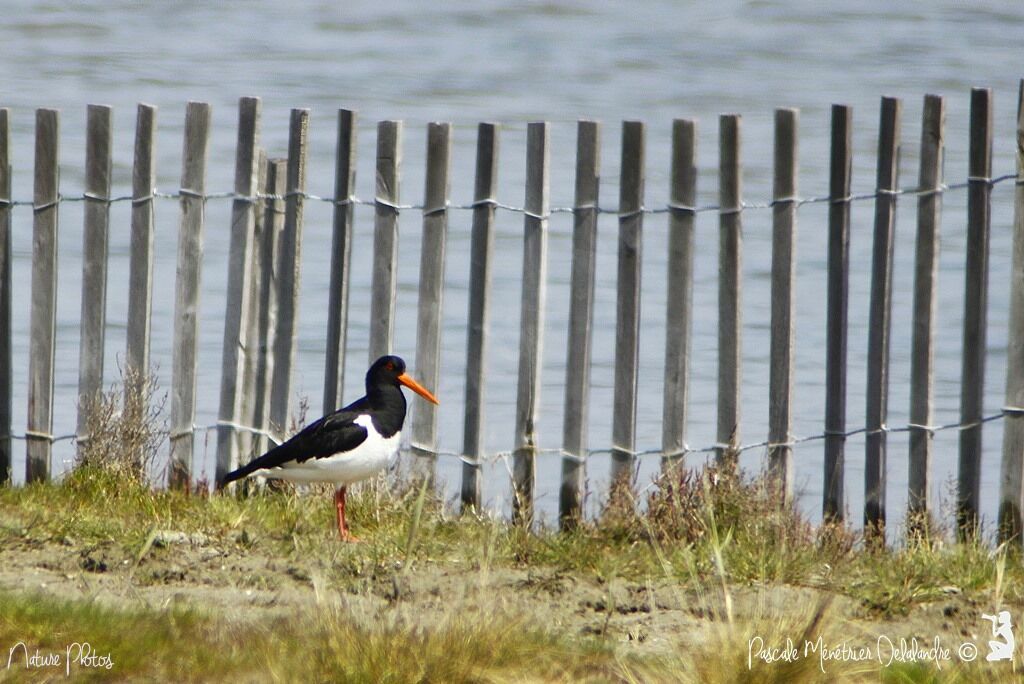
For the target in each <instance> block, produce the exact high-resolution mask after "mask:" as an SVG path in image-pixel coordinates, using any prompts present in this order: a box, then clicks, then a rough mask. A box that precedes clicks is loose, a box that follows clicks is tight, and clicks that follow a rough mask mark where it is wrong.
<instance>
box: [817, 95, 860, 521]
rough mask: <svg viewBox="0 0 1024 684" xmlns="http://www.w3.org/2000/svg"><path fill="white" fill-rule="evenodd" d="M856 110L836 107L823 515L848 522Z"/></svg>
mask: <svg viewBox="0 0 1024 684" xmlns="http://www.w3.org/2000/svg"><path fill="white" fill-rule="evenodd" d="M852 118H853V108H852V107H849V106H847V105H832V160H831V173H830V174H829V206H828V226H829V236H828V321H827V323H826V325H827V335H826V342H825V345H826V351H825V356H826V367H825V490H824V503H823V506H822V510H823V514H824V516H825V518H826V519H829V520H843V518H844V517H845V514H846V511H845V510H844V494H845V492H844V480H845V469H846V465H845V464H846V455H845V450H846V338H847V330H846V323H847V309H848V304H849V298H850V295H849V290H850V283H849V281H850V176H851V171H852V168H853V122H852Z"/></svg>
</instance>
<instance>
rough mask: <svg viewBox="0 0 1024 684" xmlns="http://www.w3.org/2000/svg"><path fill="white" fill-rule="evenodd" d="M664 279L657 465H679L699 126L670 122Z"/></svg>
mask: <svg viewBox="0 0 1024 684" xmlns="http://www.w3.org/2000/svg"><path fill="white" fill-rule="evenodd" d="M670 185H671V187H670V188H669V198H670V199H669V215H668V275H667V278H666V280H667V293H666V297H665V300H666V305H665V307H666V310H665V388H664V393H663V395H662V415H661V451H662V456H661V467H662V470H663V471H668V469H669V468H671V467H673V466H674V465H676V464H680V463H682V461H683V456H684V452H685V449H686V408H687V403H688V400H689V384H690V383H689V381H690V347H691V342H690V340H691V337H692V332H693V249H694V246H693V241H694V231H695V229H696V222H697V221H696V219H697V213H696V209H697V124H696V122H694V121H687V120H684V119H676V120H675V121H673V122H672V172H671V179H670Z"/></svg>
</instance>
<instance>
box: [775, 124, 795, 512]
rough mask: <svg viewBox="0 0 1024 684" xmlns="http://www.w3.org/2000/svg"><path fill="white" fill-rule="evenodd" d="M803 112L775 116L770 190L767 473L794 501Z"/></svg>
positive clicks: (789, 498) (780, 490) (789, 500)
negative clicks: (795, 294) (795, 337)
mask: <svg viewBox="0 0 1024 684" xmlns="http://www.w3.org/2000/svg"><path fill="white" fill-rule="evenodd" d="M798 124H799V112H798V111H797V110H796V109H776V110H775V165H774V166H775V175H774V182H773V185H772V300H771V311H772V317H771V346H770V351H769V358H770V359H771V363H770V372H769V378H768V441H769V443H770V444H769V446H768V471H769V476H770V478H771V480H772V482H773V483H774V486H776V487H777V488H778V491H779V493H780V494H781V495H782V497H783V500H784V501H785V502H786V503H787V504H788V503H790V502H791V501H792V498H793V447H791V446H789V443H790V442H791V441H792V439H793V434H792V429H793V353H794V352H793V346H794V344H793V343H794V340H793V325H794V321H795V319H796V301H795V299H794V298H793V285H794V281H795V280H796V255H795V248H796V208H797V176H798V168H799V166H798V159H799V143H800V139H799V136H798V133H797V128H798Z"/></svg>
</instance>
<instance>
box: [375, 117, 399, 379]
mask: <svg viewBox="0 0 1024 684" xmlns="http://www.w3.org/2000/svg"><path fill="white" fill-rule="evenodd" d="M401 167H402V122H401V121H381V122H380V123H379V124H377V183H376V188H377V190H376V217H375V220H374V225H373V283H372V286H371V287H372V293H373V294H372V299H371V301H370V345H369V347H370V363H371V364H372V363H373V362H374V361H376V360H377V359H378V358H380V357H381V356H384V355H385V354H390V353H391V346H392V337H393V335H394V332H395V290H396V287H397V283H398V213H399V209H398V198H399V177H400V174H401Z"/></svg>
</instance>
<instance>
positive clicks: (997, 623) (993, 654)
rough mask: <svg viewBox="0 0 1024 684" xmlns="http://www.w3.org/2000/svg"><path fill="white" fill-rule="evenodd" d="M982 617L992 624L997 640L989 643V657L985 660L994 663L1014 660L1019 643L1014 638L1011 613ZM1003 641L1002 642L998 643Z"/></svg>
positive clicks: (1005, 611) (983, 614) (1003, 611)
mask: <svg viewBox="0 0 1024 684" xmlns="http://www.w3.org/2000/svg"><path fill="white" fill-rule="evenodd" d="M981 617H982V618H984V619H985V620H988V621H990V622H991V623H992V636H993V637H995V639H992V640H989V642H988V649H989V650H988V655H987V656H985V660H987V661H989V662H993V661H996V660H1013V651H1014V649H1015V648H1016V646H1017V642H1016V641H1015V640H1014V638H1013V624H1012V623H1011V622H1010V611H1008V610H1001V611H999V615H998V616H995V615H986V614H985V613H982V614H981ZM998 639H1002V641H998Z"/></svg>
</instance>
